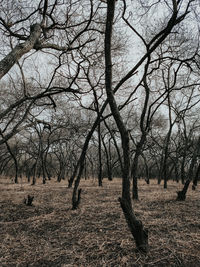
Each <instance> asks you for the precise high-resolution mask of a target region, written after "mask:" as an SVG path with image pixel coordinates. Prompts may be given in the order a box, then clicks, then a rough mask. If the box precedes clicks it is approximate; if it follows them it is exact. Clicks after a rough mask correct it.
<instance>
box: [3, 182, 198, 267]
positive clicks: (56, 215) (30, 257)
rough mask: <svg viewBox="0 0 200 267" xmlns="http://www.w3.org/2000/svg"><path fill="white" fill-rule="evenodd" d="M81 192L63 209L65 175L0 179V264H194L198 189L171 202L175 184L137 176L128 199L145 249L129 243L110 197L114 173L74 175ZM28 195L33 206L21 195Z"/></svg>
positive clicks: (115, 187) (116, 187)
mask: <svg viewBox="0 0 200 267" xmlns="http://www.w3.org/2000/svg"><path fill="white" fill-rule="evenodd" d="M81 188H82V189H83V192H82V200H81V204H80V207H79V209H78V210H75V211H74V210H71V194H72V189H68V188H67V182H66V181H62V182H61V183H57V182H55V181H51V182H47V184H46V185H42V184H39V183H38V184H36V185H35V186H31V185H29V184H27V183H25V182H21V183H19V184H18V185H15V184H12V183H11V182H10V181H8V180H5V179H0V211H1V212H0V266H1V267H3V266H6V267H9V266H18V267H23V266H24V267H27V266H39V267H40V266H50V267H52V266H62V267H66V266H68V267H69V266H82V267H86V266H91V267H97V266H104V267H107V266H108V267H110V266H113V267H117V266H181V267H183V266H187V267H189V266H197V267H198V266H200V189H199V188H198V187H197V189H196V191H192V190H191V189H189V192H188V195H187V199H186V201H184V202H177V201H175V199H176V191H177V190H180V189H181V188H182V185H181V184H177V183H175V182H174V183H173V182H169V184H168V189H167V190H164V189H163V186H162V185H157V184H156V181H151V183H150V185H147V184H145V182H143V181H140V182H139V197H140V200H139V201H134V203H133V206H134V209H135V213H136V215H137V217H138V218H139V219H141V220H142V221H143V224H144V226H145V228H148V230H149V246H150V251H149V253H148V254H147V255H143V254H141V253H139V252H137V251H136V249H135V243H134V241H133V239H132V236H131V234H130V232H129V230H128V229H127V224H126V222H125V219H124V216H123V213H122V211H121V208H120V205H119V202H118V197H119V196H120V195H121V181H120V179H114V180H113V181H112V182H108V181H107V179H105V180H104V181H103V187H102V188H100V187H98V186H97V181H94V180H87V181H82V182H81ZM28 194H30V195H34V197H35V198H34V201H33V206H30V207H29V206H26V205H25V204H24V203H23V199H24V197H27V195H28Z"/></svg>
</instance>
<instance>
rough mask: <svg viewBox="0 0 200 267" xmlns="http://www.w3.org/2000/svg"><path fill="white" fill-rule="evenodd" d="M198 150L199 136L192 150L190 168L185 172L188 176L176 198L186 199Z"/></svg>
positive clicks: (199, 146)
mask: <svg viewBox="0 0 200 267" xmlns="http://www.w3.org/2000/svg"><path fill="white" fill-rule="evenodd" d="M199 150H200V137H199V138H198V141H197V144H196V147H195V150H194V152H193V156H192V160H191V163H190V168H189V171H188V174H187V177H188V178H187V180H186V182H185V184H184V187H183V189H182V191H178V192H177V194H178V196H177V199H176V200H180V201H184V200H185V199H186V194H187V190H188V188H189V185H190V182H191V181H192V180H193V173H194V166H195V163H196V160H197V155H198V154H199Z"/></svg>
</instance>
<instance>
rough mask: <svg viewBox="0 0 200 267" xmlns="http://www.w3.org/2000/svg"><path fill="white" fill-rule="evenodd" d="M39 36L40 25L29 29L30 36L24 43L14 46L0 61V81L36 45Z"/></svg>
mask: <svg viewBox="0 0 200 267" xmlns="http://www.w3.org/2000/svg"><path fill="white" fill-rule="evenodd" d="M40 34H41V26H40V24H37V23H36V24H34V25H32V26H31V28H30V35H29V37H28V38H27V40H26V41H25V42H24V43H20V44H18V45H16V46H15V47H14V48H13V49H12V51H11V52H10V53H9V54H8V55H7V56H5V57H4V58H3V59H2V60H1V61H0V79H1V78H2V77H3V76H4V75H5V74H6V73H7V72H8V71H9V70H10V69H11V68H12V67H13V66H14V64H15V63H16V62H17V61H18V60H19V59H20V58H21V57H22V56H23V55H25V54H26V53H28V52H29V51H30V50H31V49H32V48H33V47H34V45H35V44H36V42H37V41H38V39H39V37H40Z"/></svg>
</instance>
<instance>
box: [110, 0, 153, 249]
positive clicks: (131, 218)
mask: <svg viewBox="0 0 200 267" xmlns="http://www.w3.org/2000/svg"><path fill="white" fill-rule="evenodd" d="M114 11H115V0H110V1H107V18H106V32H105V82H106V93H107V99H108V102H109V105H110V109H111V111H112V114H113V117H114V119H115V122H116V124H117V127H118V129H119V132H120V135H121V140H122V150H123V168H122V197H121V198H119V201H120V204H121V208H122V210H123V213H124V216H125V218H126V221H127V223H128V226H129V228H130V230H131V233H132V235H133V237H134V239H135V242H136V246H137V248H138V250H141V251H144V252H147V250H148V234H147V232H146V231H145V230H144V229H143V225H142V222H141V221H138V220H137V219H136V216H135V214H134V211H133V208H132V203H131V196H130V148H129V132H128V131H127V129H126V127H125V124H124V122H123V120H122V117H121V115H120V113H119V110H118V107H117V104H116V101H115V98H114V93H113V89H112V60H111V39H112V26H113V19H114Z"/></svg>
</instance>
